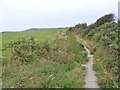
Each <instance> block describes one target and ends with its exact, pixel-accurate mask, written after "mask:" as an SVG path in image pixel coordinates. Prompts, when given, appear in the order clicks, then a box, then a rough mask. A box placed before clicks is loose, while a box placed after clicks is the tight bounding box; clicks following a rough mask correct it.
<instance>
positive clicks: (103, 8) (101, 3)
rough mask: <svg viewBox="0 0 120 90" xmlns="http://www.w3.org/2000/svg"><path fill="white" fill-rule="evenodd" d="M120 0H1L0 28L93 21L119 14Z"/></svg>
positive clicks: (63, 24)
mask: <svg viewBox="0 0 120 90" xmlns="http://www.w3.org/2000/svg"><path fill="white" fill-rule="evenodd" d="M118 1H119V0H0V31H15V30H25V29H29V28H35V27H36V28H37V27H66V26H73V25H75V24H78V23H83V22H86V23H87V24H91V23H93V22H95V21H96V20H97V19H98V18H99V17H101V16H104V15H105V14H109V13H114V14H115V15H116V16H117V14H118Z"/></svg>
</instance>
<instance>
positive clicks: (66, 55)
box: [2, 31, 87, 88]
mask: <svg viewBox="0 0 120 90" xmlns="http://www.w3.org/2000/svg"><path fill="white" fill-rule="evenodd" d="M20 33H22V36H23V37H21V38H20V37H18V36H13V35H16V34H17V35H20ZM27 33H28V32H27ZM25 34H26V32H24V34H23V32H19V33H4V34H3V37H4V38H3V39H4V40H5V39H6V40H7V41H6V42H5V41H3V45H4V50H3V54H4V55H3V56H4V58H3V65H2V67H3V87H4V88H9V87H14V88H21V87H22V88H37V87H38V88H39V87H41V88H45V87H46V88H78V87H83V86H84V84H85V82H84V75H85V67H84V64H85V63H86V62H87V54H86V52H85V49H84V46H83V45H81V44H79V42H77V41H76V38H75V36H74V35H72V34H69V35H66V34H65V33H64V32H60V33H58V34H57V38H55V36H56V34H55V33H51V32H48V31H47V32H40V33H38V32H37V33H36V34H35V35H33V33H32V36H31V37H28V36H27V37H26V36H25V37H24V35H25ZM48 34H49V35H51V36H52V38H51V39H47V36H48ZM5 35H6V36H5ZM7 35H9V37H11V38H9V39H8V37H7ZM26 35H27V34H26ZM29 35H31V34H30V32H29ZM40 35H43V36H44V37H45V38H43V37H42V38H39V37H41V36H40ZM33 36H34V37H33ZM38 36H39V37H38ZM13 37H16V38H13ZM5 52H7V54H9V55H10V56H7V54H6V53H5Z"/></svg>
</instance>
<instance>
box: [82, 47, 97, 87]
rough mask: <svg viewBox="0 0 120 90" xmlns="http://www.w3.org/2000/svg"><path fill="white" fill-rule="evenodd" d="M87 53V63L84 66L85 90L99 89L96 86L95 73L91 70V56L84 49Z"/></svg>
mask: <svg viewBox="0 0 120 90" xmlns="http://www.w3.org/2000/svg"><path fill="white" fill-rule="evenodd" d="M84 47H85V46H84ZM85 49H86V51H87V53H88V58H89V61H88V63H87V64H86V69H87V71H86V76H85V82H86V84H85V88H99V86H98V84H97V77H96V76H95V71H94V70H93V55H92V54H91V53H90V50H88V49H87V48H86V47H85Z"/></svg>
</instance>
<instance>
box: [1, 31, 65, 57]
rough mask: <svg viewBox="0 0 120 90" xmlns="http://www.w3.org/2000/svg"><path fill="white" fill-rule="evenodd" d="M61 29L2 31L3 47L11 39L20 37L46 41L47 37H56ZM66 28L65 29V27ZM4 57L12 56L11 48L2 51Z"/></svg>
mask: <svg viewBox="0 0 120 90" xmlns="http://www.w3.org/2000/svg"><path fill="white" fill-rule="evenodd" d="M57 30H59V29H53V30H52V29H45V30H36V31H34V30H31V31H23V32H5V33H2V47H3V49H4V47H5V46H6V45H7V44H8V43H9V42H11V41H17V40H18V39H19V38H28V37H35V38H36V39H37V40H39V41H41V42H44V41H46V40H47V39H49V38H50V39H54V38H55V36H56V33H57ZM63 30H65V29H63ZM2 56H3V58H10V56H11V53H10V49H8V50H6V51H3V52H2Z"/></svg>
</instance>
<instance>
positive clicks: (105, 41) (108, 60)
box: [67, 14, 120, 88]
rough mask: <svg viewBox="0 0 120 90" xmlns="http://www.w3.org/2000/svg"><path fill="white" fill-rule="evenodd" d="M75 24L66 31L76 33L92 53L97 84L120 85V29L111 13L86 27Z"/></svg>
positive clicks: (105, 86)
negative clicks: (119, 65) (119, 57)
mask: <svg viewBox="0 0 120 90" xmlns="http://www.w3.org/2000/svg"><path fill="white" fill-rule="evenodd" d="M76 26H77V27H76ZM76 26H75V27H72V28H70V29H69V30H68V31H67V33H76V34H77V35H78V36H79V37H80V40H81V41H82V42H83V43H84V44H85V45H86V46H87V47H88V48H89V49H90V50H91V52H92V53H93V54H94V70H95V71H96V75H97V77H98V84H99V85H100V86H101V87H102V88H118V87H119V85H120V82H119V79H118V78H119V75H120V73H119V68H118V55H119V53H120V52H119V51H120V48H119V42H118V32H120V30H118V28H117V27H118V23H116V22H113V14H108V15H105V16H103V17H102V18H100V19H98V20H97V21H96V22H95V23H94V24H91V25H89V26H87V27H86V24H84V23H83V24H78V25H76ZM83 26H84V28H83Z"/></svg>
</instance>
